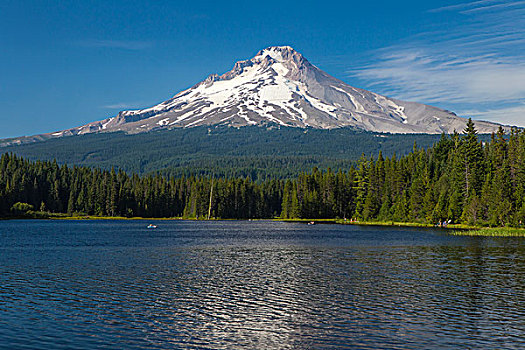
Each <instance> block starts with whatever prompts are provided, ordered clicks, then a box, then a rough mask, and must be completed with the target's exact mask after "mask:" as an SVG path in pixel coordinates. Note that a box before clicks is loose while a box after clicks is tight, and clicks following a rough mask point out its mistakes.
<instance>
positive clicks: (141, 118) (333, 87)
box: [3, 46, 498, 145]
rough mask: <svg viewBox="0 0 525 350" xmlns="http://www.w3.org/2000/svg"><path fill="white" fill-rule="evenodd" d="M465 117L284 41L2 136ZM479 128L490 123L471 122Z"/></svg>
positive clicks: (450, 121) (440, 127)
mask: <svg viewBox="0 0 525 350" xmlns="http://www.w3.org/2000/svg"><path fill="white" fill-rule="evenodd" d="M465 122H466V121H465V119H464V118H460V117H458V116H457V115H455V114H454V113H452V112H449V111H445V110H441V109H439V108H436V107H432V106H427V105H424V104H420V103H414V102H404V101H400V100H396V99H391V98H388V97H384V96H381V95H378V94H376V93H373V92H370V91H366V90H363V89H358V88H354V87H352V86H350V85H348V84H346V83H344V82H342V81H340V80H338V79H336V78H334V77H332V76H330V75H328V74H327V73H325V72H323V71H322V70H320V69H319V68H317V67H315V66H314V65H312V64H311V63H310V62H308V61H307V60H306V59H305V58H304V57H303V56H302V55H301V54H300V53H298V52H297V51H295V50H294V49H292V48H291V47H288V46H279V47H269V48H267V49H264V50H261V51H260V52H259V53H258V54H257V55H256V56H255V57H253V58H252V59H249V60H246V61H240V62H237V63H236V64H235V66H234V67H233V69H232V70H231V71H229V72H227V73H225V74H223V75H221V76H218V75H216V74H213V75H210V76H209V77H208V78H207V79H206V80H204V81H202V82H200V83H198V84H196V85H194V86H193V87H191V88H189V89H187V90H185V91H182V92H180V93H178V94H176V95H175V96H174V97H173V98H171V99H169V100H167V101H165V102H162V103H160V104H158V105H156V106H153V107H151V108H147V109H142V110H134V111H122V112H120V113H119V114H118V115H117V116H115V117H112V118H108V119H104V120H102V121H97V122H93V123H90V124H87V125H84V126H81V127H77V128H72V129H68V130H64V131H58V132H55V133H50V134H43V135H37V136H33V137H26V138H18V139H12V140H9V141H7V140H6V141H4V143H3V144H4V145H6V144H16V143H25V142H29V141H38V140H43V139H47V138H52V137H60V136H68V135H76V134H86V133H92V132H112V131H124V132H126V133H140V132H147V131H151V130H157V129H169V128H174V127H194V126H200V125H217V124H219V125H231V126H245V125H261V124H268V123H274V124H277V125H282V126H294V127H313V128H321V129H331V128H338V127H355V128H358V129H362V130H367V131H374V132H389V133H431V134H439V133H442V132H445V133H452V132H454V130H457V131H461V130H463V128H464V126H465ZM476 126H477V128H478V130H479V132H480V133H490V132H492V131H495V130H496V129H497V127H498V125H497V124H494V123H489V122H481V121H477V122H476Z"/></svg>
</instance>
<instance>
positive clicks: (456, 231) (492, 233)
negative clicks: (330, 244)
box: [0, 213, 525, 237]
mask: <svg viewBox="0 0 525 350" xmlns="http://www.w3.org/2000/svg"><path fill="white" fill-rule="evenodd" d="M0 220H78V221H81V220H144V221H146V220H149V221H172V220H184V221H233V220H241V221H262V220H270V221H277V222H290V223H294V222H296V223H312V222H313V223H314V224H337V225H355V226H381V227H389V226H390V227H394V226H395V227H411V228H433V229H441V230H446V231H449V232H447V233H448V234H451V235H454V236H472V237H525V228H515V227H480V226H469V225H463V224H450V225H448V226H446V227H440V226H435V225H432V224H424V223H417V222H395V221H352V222H351V221H347V220H344V219H280V218H267V219H220V218H210V219H199V218H183V217H170V218H148V217H139V216H136V217H124V216H96V215H67V214H50V213H35V214H33V216H13V217H0Z"/></svg>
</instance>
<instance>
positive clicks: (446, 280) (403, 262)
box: [0, 221, 525, 349]
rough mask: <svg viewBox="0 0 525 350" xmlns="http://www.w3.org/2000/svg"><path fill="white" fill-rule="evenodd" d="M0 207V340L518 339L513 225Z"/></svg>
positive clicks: (479, 345) (120, 343)
mask: <svg viewBox="0 0 525 350" xmlns="http://www.w3.org/2000/svg"><path fill="white" fill-rule="evenodd" d="M148 223H149V222H144V221H4V222H0V348H6V349H7V348H9V349H11V348H30V349H37V348H41V349H94V348H125V349H139V348H144V349H169V348H210V349H236V348H252V349H255V348H256V349H273V348H279V349H286V348H295V349H320V348H330V349H332V348H355V349H377V348H384V349H450V348H458V349H518V348H521V349H523V347H524V344H525V240H523V239H518V238H508V239H505V238H499V239H496V238H468V237H454V236H448V235H446V234H444V232H443V231H439V230H417V229H403V228H372V227H357V226H339V225H315V226H308V225H304V224H292V223H279V222H265V221H260V222H237V221H225V222H184V221H159V222H157V224H158V228H157V229H156V230H147V229H146V226H147V224H148Z"/></svg>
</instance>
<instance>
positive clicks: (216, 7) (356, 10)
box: [0, 0, 525, 138]
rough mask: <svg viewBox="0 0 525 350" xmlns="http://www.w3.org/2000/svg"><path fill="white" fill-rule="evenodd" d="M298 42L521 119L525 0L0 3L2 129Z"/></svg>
mask: <svg viewBox="0 0 525 350" xmlns="http://www.w3.org/2000/svg"><path fill="white" fill-rule="evenodd" d="M272 45H290V46H292V47H294V48H295V49H296V50H298V51H299V52H301V53H302V54H303V55H304V56H305V57H306V58H307V59H308V60H309V61H310V62H312V63H313V64H315V65H317V66H318V67H320V68H321V69H323V70H325V71H326V72H328V73H329V74H331V75H333V76H335V77H337V78H339V79H341V80H343V81H345V82H347V83H349V84H351V85H353V86H357V87H361V88H365V89H369V90H372V91H374V92H377V93H381V94H385V95H387V96H390V97H395V98H400V99H405V100H411V101H417V102H422V103H427V104H432V105H435V106H438V107H441V108H445V109H449V110H453V111H455V112H457V113H458V114H460V115H463V116H472V117H474V118H475V119H485V120H493V121H496V122H500V123H505V124H514V125H521V126H525V1H500V0H481V1H474V2H472V1H471V2H465V1H431V0H429V1H426V2H424V1H402V0H400V1H367V2H363V1H342V2H339V1H337V2H334V1H323V2H319V1H301V2H297V1H291V2H286V1H272V0H267V1H256V2H255V1H254V2H252V1H230V2H220V1H213V2H211V1H210V2H208V1H162V0H157V1H109V0H107V1H96V0H93V1H61V2H57V1H23V0H19V1H12V0H3V1H2V2H1V3H0V106H1V112H0V126H1V127H0V138H2V137H14V136H21V135H30V134H37V133H43V132H51V131H56V130H61V129H65V128H69V127H74V126H78V125H82V124H85V123H87V122H90V121H95V120H100V119H104V118H106V117H108V116H112V115H115V114H116V113H118V111H119V110H122V109H136V108H142V107H147V106H152V105H154V104H156V103H158V102H161V101H163V100H166V99H168V98H169V97H171V96H172V95H174V94H176V93H177V92H179V91H181V90H183V89H185V88H188V87H190V86H191V85H193V84H195V83H197V82H198V81H200V80H202V79H204V78H205V77H206V76H208V75H209V74H211V73H223V72H225V71H227V70H229V69H231V68H232V67H233V64H234V62H235V61H238V60H242V59H247V58H251V57H252V56H254V55H255V54H256V53H257V51H259V50H260V49H262V48H265V47H267V46H272Z"/></svg>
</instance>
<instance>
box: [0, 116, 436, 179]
mask: <svg viewBox="0 0 525 350" xmlns="http://www.w3.org/2000/svg"><path fill="white" fill-rule="evenodd" d="M438 139H439V136H438V135H424V134H421V135H400V134H375V133H370V132H363V131H358V130H355V129H350V128H342V129H333V130H319V129H300V128H291V127H280V128H277V127H273V128H263V127H259V126H248V127H242V128H239V129H236V128H229V127H210V128H208V127H195V128H189V129H178V128H177V129H173V130H164V131H154V132H149V133H142V134H135V135H128V134H124V133H100V134H88V135H80V136H70V137H63V138H57V139H49V140H47V141H43V142H36V143H31V144H25V145H20V146H10V147H4V148H0V152H1V153H5V152H12V153H15V154H17V155H19V156H23V157H24V158H27V159H30V160H52V159H56V160H57V162H58V163H59V164H66V163H67V164H70V165H85V166H89V167H97V168H102V169H108V170H109V169H111V168H112V167H116V168H117V169H120V170H124V171H126V172H128V173H137V174H147V173H152V172H158V171H160V172H161V173H162V174H163V175H168V176H170V177H180V176H186V177H187V176H191V175H201V176H211V175H214V176H216V177H225V178H233V177H250V178H252V179H253V180H263V179H265V178H268V177H271V178H280V179H284V178H293V177H296V176H297V175H298V174H299V173H301V172H305V171H309V170H310V169H312V168H314V167H317V168H319V169H327V168H332V169H348V168H350V166H351V165H352V164H354V162H355V161H356V160H357V159H358V158H359V156H360V155H361V153H365V154H367V156H371V155H375V154H377V153H378V152H379V151H382V152H383V155H386V156H391V155H392V154H393V153H394V152H396V153H397V154H402V155H404V154H408V153H409V152H410V151H411V150H412V145H413V143H414V141H417V143H418V145H420V146H423V147H430V146H431V145H432V144H433V143H435V142H437V141H438Z"/></svg>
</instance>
